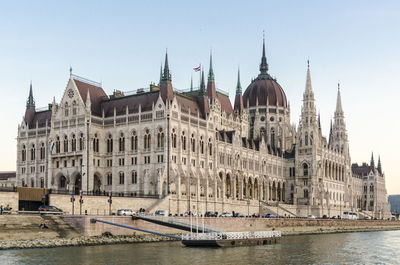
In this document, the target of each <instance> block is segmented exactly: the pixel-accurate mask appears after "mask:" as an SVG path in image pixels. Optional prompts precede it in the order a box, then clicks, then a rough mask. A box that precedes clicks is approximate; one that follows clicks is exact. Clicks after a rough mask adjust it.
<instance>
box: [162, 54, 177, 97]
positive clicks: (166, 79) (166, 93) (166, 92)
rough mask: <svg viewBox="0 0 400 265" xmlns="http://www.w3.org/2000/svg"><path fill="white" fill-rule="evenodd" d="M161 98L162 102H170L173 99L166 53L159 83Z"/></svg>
mask: <svg viewBox="0 0 400 265" xmlns="http://www.w3.org/2000/svg"><path fill="white" fill-rule="evenodd" d="M160 91H161V98H162V99H163V101H164V102H166V101H167V99H168V100H172V99H173V97H174V90H173V88H172V83H171V73H170V72H169V65H168V53H167V52H166V53H165V63H164V73H163V75H162V78H161V82H160Z"/></svg>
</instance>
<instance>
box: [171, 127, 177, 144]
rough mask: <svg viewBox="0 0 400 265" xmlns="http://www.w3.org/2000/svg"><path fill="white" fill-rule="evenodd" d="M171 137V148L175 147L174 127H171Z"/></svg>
mask: <svg viewBox="0 0 400 265" xmlns="http://www.w3.org/2000/svg"><path fill="white" fill-rule="evenodd" d="M171 138H172V148H176V132H175V129H172V134H171Z"/></svg>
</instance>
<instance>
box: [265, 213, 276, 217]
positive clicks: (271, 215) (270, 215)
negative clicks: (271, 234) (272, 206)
mask: <svg viewBox="0 0 400 265" xmlns="http://www.w3.org/2000/svg"><path fill="white" fill-rule="evenodd" d="M265 218H276V216H275V215H273V214H271V213H268V214H267V215H265Z"/></svg>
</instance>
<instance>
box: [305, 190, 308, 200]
mask: <svg viewBox="0 0 400 265" xmlns="http://www.w3.org/2000/svg"><path fill="white" fill-rule="evenodd" d="M304 198H308V190H304Z"/></svg>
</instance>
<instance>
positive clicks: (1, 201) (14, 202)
mask: <svg viewBox="0 0 400 265" xmlns="http://www.w3.org/2000/svg"><path fill="white" fill-rule="evenodd" d="M18 197H19V196H18V192H2V191H0V205H2V206H3V208H4V207H5V206H7V205H9V206H10V207H11V208H12V211H18Z"/></svg>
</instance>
